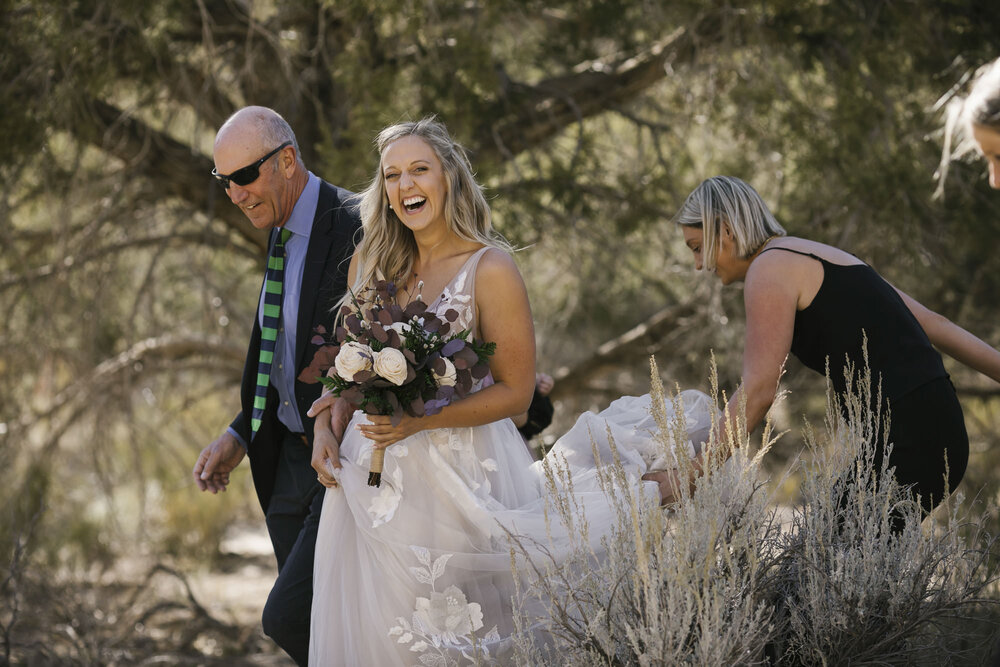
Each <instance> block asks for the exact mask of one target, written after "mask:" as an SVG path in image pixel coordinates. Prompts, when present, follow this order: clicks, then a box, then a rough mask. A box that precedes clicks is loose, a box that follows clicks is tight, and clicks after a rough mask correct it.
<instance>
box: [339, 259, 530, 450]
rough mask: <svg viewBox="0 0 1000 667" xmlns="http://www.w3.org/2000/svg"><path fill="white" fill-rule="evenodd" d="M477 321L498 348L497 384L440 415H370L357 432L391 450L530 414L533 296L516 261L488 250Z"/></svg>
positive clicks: (493, 367) (479, 279) (480, 273)
mask: <svg viewBox="0 0 1000 667" xmlns="http://www.w3.org/2000/svg"><path fill="white" fill-rule="evenodd" d="M475 302H476V307H477V310H478V313H477V321H478V322H479V331H480V335H481V336H482V338H483V340H485V341H487V342H493V343H496V352H495V353H494V354H493V356H492V357H490V371H491V373H492V375H493V380H494V384H493V385H491V386H489V387H487V388H485V389H483V390H481V391H477V392H475V393H474V394H470V395H469V396H467V397H466V398H463V399H462V400H460V401H456V402H454V403H452V404H451V405H448V406H446V407H445V408H444V409H442V410H441V412H439V413H438V414H436V415H430V416H426V417H409V416H407V415H404V416H403V418H402V420H401V421H400V423H399V424H398V425H397V426H392V424H391V421H390V418H389V417H381V416H377V415H371V416H369V417H368V419H369V421H371V422H372V423H371V424H362V425H360V426H359V427H358V428H359V429H360V430H361V432H362V433H363V434H364V436H365V437H367V438H369V439H370V440H372V441H373V442H374V443H375V446H376V447H387V446H389V445H391V444H393V443H394V442H398V441H399V440H402V439H403V438H406V437H407V436H410V435H412V434H414V433H416V432H418V431H422V430H425V429H434V428H444V427H452V428H454V427H463V426H479V425H481V424H488V423H490V422H494V421H498V420H500V419H503V418H505V417H510V416H513V415H517V414H519V413H522V412H525V411H526V410H527V409H528V406H529V405H530V404H531V395H532V393H533V391H534V387H535V331H534V326H533V324H532V320H531V307H530V306H529V304H528V292H527V289H526V288H525V286H524V281H523V280H522V279H521V274H520V272H519V271H518V270H517V265H515V264H514V259H513V258H512V257H511V256H510V255H508V254H507V253H505V252H502V251H500V250H489V251H487V252H486V253H485V254H484V255H483V257H482V259H481V260H480V261H479V265H478V267H477V270H476V295H475Z"/></svg>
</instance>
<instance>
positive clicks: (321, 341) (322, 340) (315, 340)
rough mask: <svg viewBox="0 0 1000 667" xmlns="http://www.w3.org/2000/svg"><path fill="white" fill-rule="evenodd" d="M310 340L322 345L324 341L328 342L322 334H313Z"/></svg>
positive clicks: (314, 343)
mask: <svg viewBox="0 0 1000 667" xmlns="http://www.w3.org/2000/svg"><path fill="white" fill-rule="evenodd" d="M309 342H310V343H312V344H313V345H322V344H323V343H325V342H326V339H325V338H323V337H322V336H313V337H312V338H310V339H309Z"/></svg>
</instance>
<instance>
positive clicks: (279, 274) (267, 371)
mask: <svg viewBox="0 0 1000 667" xmlns="http://www.w3.org/2000/svg"><path fill="white" fill-rule="evenodd" d="M291 235H292V232H291V231H290V230H288V229H282V230H281V231H280V233H279V234H278V238H277V239H275V241H274V247H273V248H271V254H270V256H269V257H268V258H267V273H266V274H265V276H264V317H263V322H262V325H261V328H260V362H259V363H258V364H257V388H256V390H255V391H254V397H253V414H252V416H251V418H250V431H251V434H250V437H251V438H252V437H253V436H255V435H257V429H259V428H260V422H261V419H262V418H263V417H264V408H265V407H266V406H267V385H268V383H269V382H270V380H271V362H272V361H273V360H274V347H275V342H276V341H277V340H278V327H279V326H281V293H282V285H283V282H284V278H285V241H287V240H288V237H289V236H291Z"/></svg>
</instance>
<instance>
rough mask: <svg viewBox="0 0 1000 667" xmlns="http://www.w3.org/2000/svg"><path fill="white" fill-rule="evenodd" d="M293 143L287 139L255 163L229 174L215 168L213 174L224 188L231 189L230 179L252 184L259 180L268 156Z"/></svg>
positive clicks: (243, 183) (242, 183)
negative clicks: (221, 172) (262, 166)
mask: <svg viewBox="0 0 1000 667" xmlns="http://www.w3.org/2000/svg"><path fill="white" fill-rule="evenodd" d="M291 145H292V142H290V141H286V142H285V143H283V144H281V145H280V146H278V147H277V148H275V149H274V150H273V151H271V152H270V153H268V154H267V155H265V156H264V157H262V158H261V159H259V160H257V161H256V162H254V163H253V164H248V165H247V166H245V167H243V168H242V169H237V170H236V171H234V172H233V173H231V174H228V175H227V174H220V173H219V171H218V170H217V169H213V170H212V176H215V180H216V181H217V182H218V184H219V185H221V186H222V189H223V190H228V189H229V181H232V182H233V183H235V184H236V185H250V184H251V183H253V182H254V181H256V180H257V177H258V176H260V167H261V165H263V164H264V163H265V162H267V160H268V158H270V157H271V156H272V155H274V154H275V153H277V152H278V151H280V150H281V149H282V148H284V147H285V146H291Z"/></svg>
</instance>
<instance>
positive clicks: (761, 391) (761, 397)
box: [726, 252, 810, 433]
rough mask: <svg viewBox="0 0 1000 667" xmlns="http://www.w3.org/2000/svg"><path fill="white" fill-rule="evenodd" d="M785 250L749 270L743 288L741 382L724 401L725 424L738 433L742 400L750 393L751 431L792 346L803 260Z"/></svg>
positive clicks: (760, 417)
mask: <svg viewBox="0 0 1000 667" xmlns="http://www.w3.org/2000/svg"><path fill="white" fill-rule="evenodd" d="M786 255H787V253H775V252H772V253H767V254H765V255H761V256H760V257H758V258H757V259H756V260H754V263H753V264H752V265H751V270H750V271H748V272H747V277H746V286H745V288H744V291H743V304H744V307H745V309H746V335H745V338H744V342H743V384H741V385H740V387H739V388H738V389H737V390H736V391H735V392H734V393H733V395H732V396H731V397H730V399H729V402H728V403H727V404H726V421H727V426H728V427H729V428H731V429H733V431H732V432H733V433H736V430H735V426H736V419H737V417H738V415H739V409H740V402H741V401H742V399H743V397H744V396H746V425H747V431H752V430H753V429H754V428H756V427H757V425H758V424H760V423H761V422H762V421H763V420H764V416H765V415H766V414H767V411H768V410H769V409H770V408H771V404H772V403H773V402H774V397H775V395H776V393H777V391H778V380H779V379H780V378H781V372H782V369H783V367H784V365H785V359H786V358H787V357H788V352H789V351H790V350H791V348H792V334H793V333H794V330H795V311H796V308H797V307H798V301H799V294H800V292H801V291H802V269H803V268H805V267H803V261H810V260H804V259H803V258H801V257H799V256H795V255H787V256H786Z"/></svg>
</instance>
